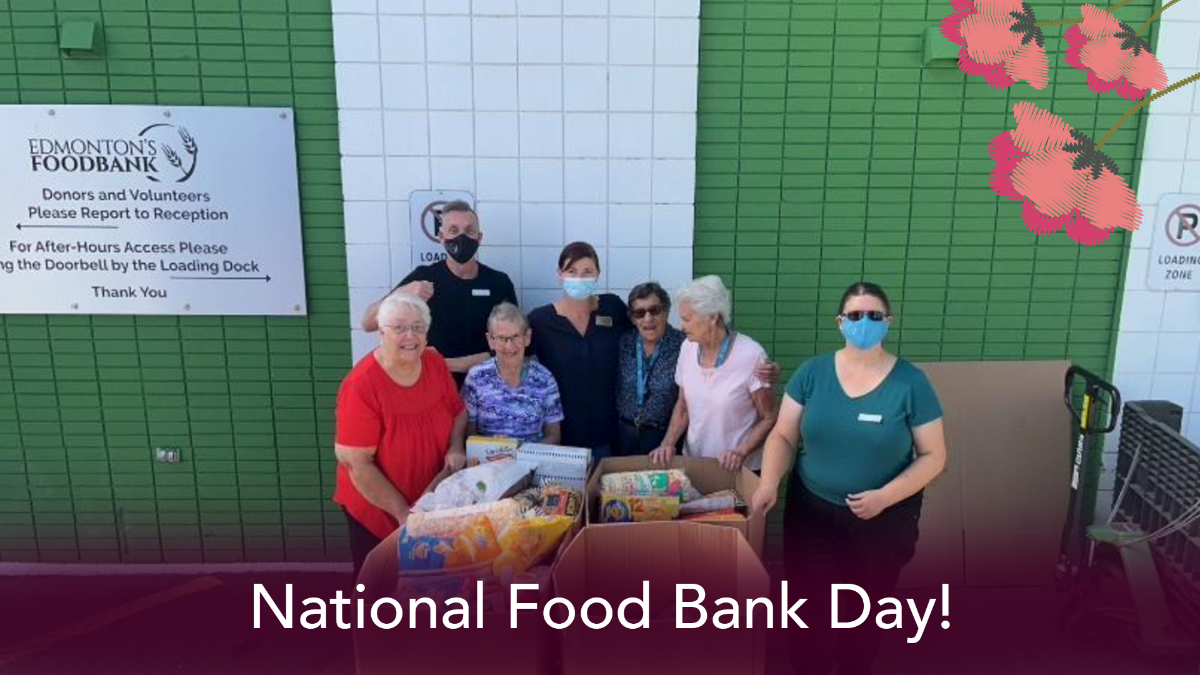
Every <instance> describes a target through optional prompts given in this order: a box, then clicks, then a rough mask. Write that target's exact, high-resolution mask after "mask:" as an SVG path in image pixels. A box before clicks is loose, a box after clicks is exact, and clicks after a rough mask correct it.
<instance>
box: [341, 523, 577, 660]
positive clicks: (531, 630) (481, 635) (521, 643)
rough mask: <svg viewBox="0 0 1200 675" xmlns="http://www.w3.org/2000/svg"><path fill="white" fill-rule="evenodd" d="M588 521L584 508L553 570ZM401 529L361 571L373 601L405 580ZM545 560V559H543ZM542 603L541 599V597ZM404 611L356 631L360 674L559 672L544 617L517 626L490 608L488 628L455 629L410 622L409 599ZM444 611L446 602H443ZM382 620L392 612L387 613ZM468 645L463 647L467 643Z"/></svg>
mask: <svg viewBox="0 0 1200 675" xmlns="http://www.w3.org/2000/svg"><path fill="white" fill-rule="evenodd" d="M582 527H583V513H582V512H581V513H580V514H579V516H578V517H577V518H576V519H575V524H574V525H573V526H572V527H571V529H570V530H568V531H567V534H566V535H565V536H564V537H563V541H562V542H561V543H560V544H559V546H558V549H557V550H556V551H555V553H554V554H553V558H552V559H551V562H550V568H551V570H553V569H554V567H555V566H556V565H557V564H558V561H559V559H561V558H562V556H563V553H564V552H565V551H566V550H567V547H568V546H570V544H571V541H572V540H573V539H574V538H575V536H576V535H577V534H578V533H579V532H580V530H581V529H582ZM399 540H400V530H396V531H395V532H393V533H392V534H391V535H390V536H388V537H387V538H386V539H384V540H383V541H382V542H380V544H379V545H378V546H376V547H375V550H373V551H371V553H370V555H368V556H367V560H366V562H365V563H363V568H362V571H361V572H359V575H358V581H357V583H359V584H362V585H363V586H364V590H363V592H362V593H360V594H359V596H360V597H362V598H363V599H364V600H365V605H366V606H367V607H370V606H371V604H372V603H373V602H374V601H375V600H376V599H378V598H381V597H386V596H392V597H395V595H396V587H397V583H398V582H399V580H400V574H399V572H400V569H399V558H400V555H399V551H398V550H397V544H398V543H399ZM543 564H545V563H543ZM552 589H553V583H551V584H550V587H549V588H543V589H542V596H543V599H542V600H541V602H545V601H546V600H548V599H549V598H550V597H552ZM532 595H534V594H533V593H532V592H526V593H524V594H523V595H522V596H521V598H520V599H521V601H522V602H526V601H530V600H531V597H530V596H532ZM470 603H471V612H472V619H471V620H472V622H474V611H475V608H474V600H473V599H471V600H470ZM539 604H541V603H539ZM404 609H405V612H406V614H405V616H404V617H403V621H402V622H401V624H400V625H399V626H397V627H395V628H393V629H390V630H384V629H382V628H379V627H377V626H375V625H374V623H373V622H372V621H370V620H369V619H368V620H366V621H364V626H365V628H363V629H362V630H355V631H354V655H355V664H356V669H357V670H356V672H357V674H358V675H384V674H388V675H390V674H392V673H397V672H406V673H412V672H417V673H425V672H429V673H433V672H480V673H490V674H496V675H502V674H507V673H512V674H513V675H526V674H533V675H552V674H556V673H557V672H558V667H557V666H558V642H557V640H556V639H555V638H556V636H555V635H554V631H553V630H551V629H550V627H549V626H547V625H546V623H545V622H544V621H541V620H536V619H535V617H532V616H525V614H522V620H521V622H520V624H519V627H518V628H516V629H512V628H509V620H510V617H509V615H508V614H506V613H500V612H485V613H484V614H483V621H482V623H483V628H482V629H478V628H476V627H475V624H474V623H472V624H471V628H469V629H467V630H450V629H448V628H445V627H444V626H442V625H440V624H439V625H438V626H437V627H436V628H430V627H429V624H428V623H427V621H428V619H426V623H424V625H419V626H417V627H416V628H413V627H410V625H409V617H408V616H407V610H408V605H407V604H405V605H404ZM438 609H439V612H441V611H444V609H445V608H444V607H439V608H438ZM381 618H382V620H383V621H390V620H391V618H392V615H391V614H390V613H386V612H385V613H384V614H382V616H381ZM467 645H469V648H467V649H464V648H463V647H464V646H467Z"/></svg>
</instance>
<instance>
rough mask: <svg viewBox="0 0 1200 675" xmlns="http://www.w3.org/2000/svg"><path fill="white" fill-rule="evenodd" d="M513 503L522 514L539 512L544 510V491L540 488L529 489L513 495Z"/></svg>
mask: <svg viewBox="0 0 1200 675" xmlns="http://www.w3.org/2000/svg"><path fill="white" fill-rule="evenodd" d="M513 501H515V502H516V503H517V506H518V507H519V508H520V509H521V512H522V513H525V512H528V511H537V510H538V509H540V508H542V491H541V489H540V488H535V487H531V488H527V489H525V490H521V491H520V492H518V493H517V494H515V495H513Z"/></svg>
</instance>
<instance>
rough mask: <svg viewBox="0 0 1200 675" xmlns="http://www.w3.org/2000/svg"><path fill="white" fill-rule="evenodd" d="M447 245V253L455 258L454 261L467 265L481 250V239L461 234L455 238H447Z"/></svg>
mask: <svg viewBox="0 0 1200 675" xmlns="http://www.w3.org/2000/svg"><path fill="white" fill-rule="evenodd" d="M445 247H446V254H447V255H449V256H450V257H451V258H453V259H454V262H456V263H458V264H459V265H465V264H467V262H468V261H469V260H470V259H471V258H474V257H475V252H476V251H478V250H479V240H478V239H472V238H471V237H468V236H467V235H465V234H460V235H458V236H457V237H455V238H453V239H447V240H446V243H445Z"/></svg>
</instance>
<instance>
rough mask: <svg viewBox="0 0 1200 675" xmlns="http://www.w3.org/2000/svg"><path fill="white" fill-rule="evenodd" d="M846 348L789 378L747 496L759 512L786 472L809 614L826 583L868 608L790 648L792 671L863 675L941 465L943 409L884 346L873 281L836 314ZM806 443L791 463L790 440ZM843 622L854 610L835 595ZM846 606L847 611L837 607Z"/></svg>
mask: <svg viewBox="0 0 1200 675" xmlns="http://www.w3.org/2000/svg"><path fill="white" fill-rule="evenodd" d="M837 322H838V327H839V328H840V329H841V332H842V334H843V335H844V336H845V338H846V346H845V348H843V349H841V350H839V351H837V352H836V353H833V354H824V355H821V356H817V357H816V358H813V359H810V360H809V361H807V362H805V363H804V364H803V365H801V366H800V369H799V370H798V371H797V372H796V374H795V375H794V376H793V377H792V379H791V381H790V382H789V383H788V386H787V390H786V395H785V397H784V399H783V405H782V407H781V409H780V411H779V417H778V421H777V422H776V425H775V428H774V429H773V430H772V431H771V434H770V436H768V438H767V442H766V449H765V450H764V457H763V468H762V481H761V483H760V486H759V489H758V490H757V491H756V492H755V493H754V496H753V497H752V498H751V504H752V508H753V509H754V511H755V512H757V513H765V512H766V511H768V510H770V509H771V507H772V506H774V504H775V498H776V492H777V490H778V489H779V484H780V482H781V481H782V479H783V477H784V475H785V474H787V473H788V472H789V471H790V472H792V473H791V480H790V484H789V488H788V491H787V506H786V509H785V515H784V546H785V554H786V558H785V563H786V573H787V577H788V579H790V580H791V582H792V583H793V584H796V585H798V586H800V587H801V588H800V589H799V590H798V591H797V593H796V597H803V598H808V602H807V603H806V604H805V610H806V611H808V612H809V613H810V614H811V615H812V616H816V617H821V616H825V617H829V616H830V605H829V603H830V587H831V584H835V583H852V584H856V585H858V586H859V587H861V588H863V589H864V590H865V591H866V592H867V595H868V597H870V599H871V602H872V607H871V609H872V611H871V613H870V615H869V616H868V618H867V620H866V621H865V622H864V623H863V624H861V625H860V626H858V627H856V628H850V629H844V630H834V629H833V628H832V626H831V625H830V622H828V621H827V620H825V621H822V620H820V619H818V620H817V621H816V622H815V623H812V622H810V623H809V624H808V625H809V628H808V630H805V631H802V632H801V633H800V634H799V635H797V637H796V638H795V639H791V640H789V641H788V643H789V647H790V652H791V661H792V669H793V671H794V672H795V673H797V674H798V675H799V674H804V673H821V674H822V675H824V674H825V673H827V672H828V671H829V669H830V666H832V665H833V664H834V663H836V664H837V673H838V675H867V674H868V673H870V672H871V665H872V663H873V662H874V660H875V655H876V654H877V653H878V651H879V641H880V637H881V629H879V628H878V627H877V626H876V621H875V619H876V615H877V614H878V611H879V606H878V605H877V604H875V603H877V602H878V600H879V599H881V598H885V597H892V592H893V590H894V589H895V587H896V582H897V580H898V578H899V576H900V571H901V570H902V569H903V567H904V566H905V565H906V564H908V562H909V561H910V560H911V559H912V557H913V554H914V553H915V551H916V544H917V536H918V521H919V520H920V517H921V498H922V493H923V490H924V489H925V486H926V485H928V484H929V482H930V481H932V480H933V479H934V478H935V477H937V475H938V474H940V473H941V472H942V470H943V468H945V465H946V439H945V434H944V433H943V429H942V408H941V405H940V404H939V402H938V398H937V393H936V392H934V390H933V387H932V386H931V385H930V383H929V379H928V378H927V377H926V376H925V373H923V372H922V371H920V370H919V369H917V367H916V366H914V365H912V364H911V363H909V362H908V361H906V360H904V359H901V358H897V357H896V356H894V355H892V354H890V353H888V352H887V350H885V349H884V348H883V339H884V336H885V335H886V334H887V332H888V327H889V326H890V325H891V322H892V307H891V303H889V302H888V299H887V295H886V294H885V293H884V292H883V289H881V288H880V287H879V286H877V285H875V284H871V283H857V284H854V285H853V286H851V287H850V288H849V289H847V291H846V293H845V295H844V296H843V297H842V304H841V309H840V311H839V313H838V317H837ZM801 438H803V441H804V448H803V451H802V452H801V453H800V457H799V460H798V461H797V462H796V463H795V467H794V468H793V466H792V460H793V457H794V455H795V450H796V445H797V443H799V442H800V440H801ZM839 599H840V600H842V599H844V601H843V602H842V603H840V606H839V610H838V611H839V614H840V615H841V617H840V618H841V620H842V621H850V620H853V619H854V618H857V617H858V616H859V614H860V613H861V611H862V605H861V601H860V600H859V598H858V596H856V595H853V594H851V593H845V592H843V593H842V594H841V595H839ZM846 605H849V607H846Z"/></svg>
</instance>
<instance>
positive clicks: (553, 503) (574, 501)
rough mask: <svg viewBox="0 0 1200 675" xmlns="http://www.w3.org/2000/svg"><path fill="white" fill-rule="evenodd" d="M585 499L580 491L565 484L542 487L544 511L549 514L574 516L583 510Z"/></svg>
mask: <svg viewBox="0 0 1200 675" xmlns="http://www.w3.org/2000/svg"><path fill="white" fill-rule="evenodd" d="M582 504H583V500H582V499H580V496H579V493H578V492H576V491H574V490H572V489H571V488H569V487H566V486H565V485H547V486H546V487H544V488H542V513H543V514H544V515H547V516H568V517H571V518H574V517H575V516H578V515H579V512H580V511H581V510H582Z"/></svg>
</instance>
